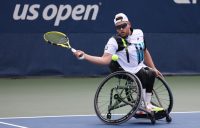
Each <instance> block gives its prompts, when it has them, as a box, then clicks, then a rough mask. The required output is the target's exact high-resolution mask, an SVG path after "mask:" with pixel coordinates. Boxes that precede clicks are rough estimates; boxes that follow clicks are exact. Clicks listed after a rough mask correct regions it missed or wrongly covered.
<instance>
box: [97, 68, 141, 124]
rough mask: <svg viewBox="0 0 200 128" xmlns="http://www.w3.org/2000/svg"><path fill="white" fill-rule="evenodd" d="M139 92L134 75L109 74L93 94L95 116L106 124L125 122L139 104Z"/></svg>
mask: <svg viewBox="0 0 200 128" xmlns="http://www.w3.org/2000/svg"><path fill="white" fill-rule="evenodd" d="M141 90H142V88H141V84H140V81H138V78H137V77H136V76H135V75H132V74H131V73H128V72H125V71H118V72H114V73H111V74H110V75H108V76H107V77H106V78H105V79H104V80H103V81H102V82H101V84H100V85H99V87H98V89H97V91H96V94H95V98H94V108H95V112H96V114H97V116H98V117H99V118H100V119H101V120H102V121H103V122H105V123H107V124H120V123H123V122H126V121H127V120H129V119H130V118H131V117H132V116H133V115H134V114H135V112H136V111H137V109H138V107H139V105H140V103H141V97H142V95H141V92H142V91H141Z"/></svg>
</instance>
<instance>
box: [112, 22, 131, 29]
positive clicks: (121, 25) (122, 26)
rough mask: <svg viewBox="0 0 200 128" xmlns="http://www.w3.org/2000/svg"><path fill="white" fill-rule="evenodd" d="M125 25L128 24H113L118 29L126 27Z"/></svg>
mask: <svg viewBox="0 0 200 128" xmlns="http://www.w3.org/2000/svg"><path fill="white" fill-rule="evenodd" d="M127 25H128V24H127V23H123V24H120V25H117V26H115V28H116V29H117V30H120V29H124V28H126V27H127Z"/></svg>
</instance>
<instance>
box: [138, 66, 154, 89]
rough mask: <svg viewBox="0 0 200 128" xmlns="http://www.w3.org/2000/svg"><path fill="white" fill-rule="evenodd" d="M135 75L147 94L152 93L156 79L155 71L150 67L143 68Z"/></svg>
mask: <svg viewBox="0 0 200 128" xmlns="http://www.w3.org/2000/svg"><path fill="white" fill-rule="evenodd" d="M135 75H136V76H137V77H138V78H139V79H140V81H141V83H142V87H143V88H144V89H146V92H149V93H150V92H152V90H153V85H154V81H155V77H156V73H155V71H153V70H152V69H150V68H148V67H145V68H141V69H140V70H139V71H138V72H137V73H136V74H135Z"/></svg>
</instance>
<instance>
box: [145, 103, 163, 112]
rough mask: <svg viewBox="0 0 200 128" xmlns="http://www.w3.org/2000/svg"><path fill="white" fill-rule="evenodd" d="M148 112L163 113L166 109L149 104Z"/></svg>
mask: <svg viewBox="0 0 200 128" xmlns="http://www.w3.org/2000/svg"><path fill="white" fill-rule="evenodd" d="M147 110H148V111H154V112H159V111H163V110H164V108H161V107H157V106H154V105H152V104H151V103H147Z"/></svg>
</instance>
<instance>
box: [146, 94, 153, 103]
mask: <svg viewBox="0 0 200 128" xmlns="http://www.w3.org/2000/svg"><path fill="white" fill-rule="evenodd" d="M151 95H152V93H146V103H147V104H149V103H151Z"/></svg>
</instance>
